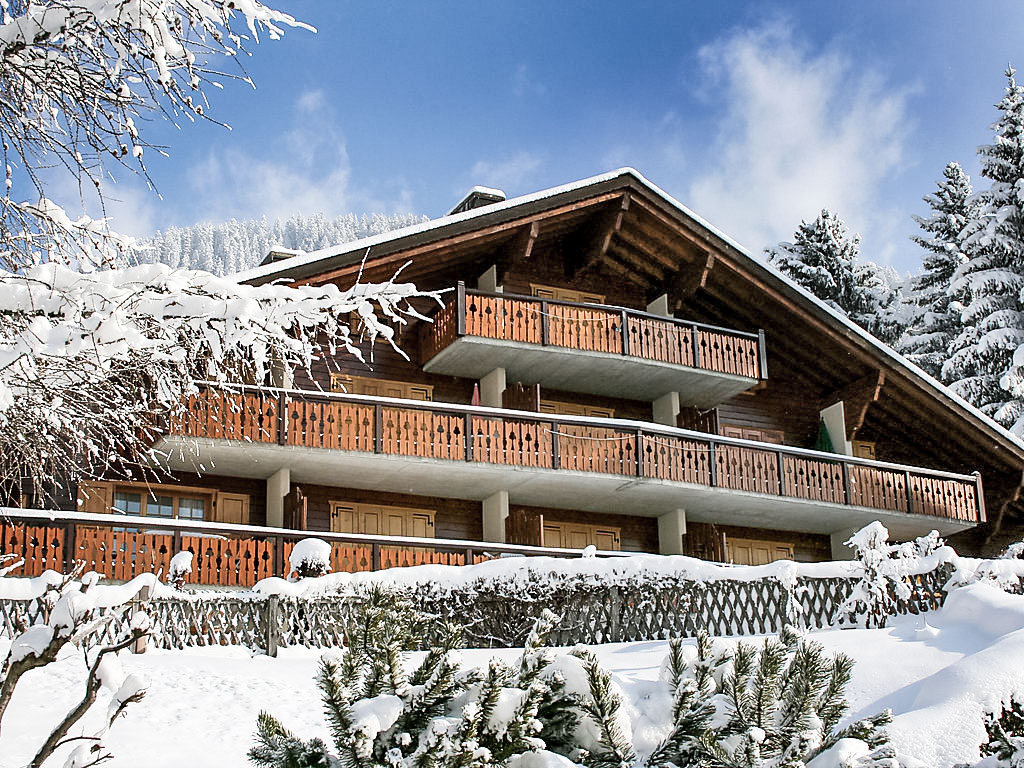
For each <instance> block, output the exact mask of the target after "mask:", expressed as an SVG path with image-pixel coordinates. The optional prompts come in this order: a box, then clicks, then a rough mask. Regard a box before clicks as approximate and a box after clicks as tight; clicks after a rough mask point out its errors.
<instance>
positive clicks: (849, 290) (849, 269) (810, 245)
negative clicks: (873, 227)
mask: <svg viewBox="0 0 1024 768" xmlns="http://www.w3.org/2000/svg"><path fill="white" fill-rule="evenodd" d="M859 250H860V236H859V235H853V236H852V237H850V236H849V235H848V234H847V231H846V224H844V223H843V221H842V219H840V218H839V217H838V216H836V215H835V214H834V213H832V211H830V210H828V209H822V211H821V214H820V215H819V216H818V218H816V219H814V221H811V222H807V221H802V222H800V226H799V227H797V230H796V232H795V234H794V235H793V242H792V243H779V244H778V245H777V246H776V247H775V248H772V249H768V250H767V251H766V253H767V254H768V260H769V261H770V262H772V263H773V264H775V265H776V266H777V267H778V268H779V269H780V270H781V271H782V272H783V273H785V274H787V275H789V276H790V277H791V278H793V279H794V280H795V281H796V282H797V283H799V284H800V285H802V286H803V287H804V288H806V289H807V290H809V291H810V292H811V293H813V294H814V295H815V296H817V297H818V298H819V299H821V300H823V301H824V302H826V303H827V304H829V305H831V306H833V307H835V308H836V309H839V310H841V311H842V312H845V313H846V314H850V313H851V312H852V311H854V310H855V309H856V308H857V303H856V295H857V290H856V286H857V280H856V278H855V277H854V265H855V263H856V260H857V255H858V252H859Z"/></svg>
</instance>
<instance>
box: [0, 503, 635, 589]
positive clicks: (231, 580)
mask: <svg viewBox="0 0 1024 768" xmlns="http://www.w3.org/2000/svg"><path fill="white" fill-rule="evenodd" d="M308 536H316V537H317V538H320V539H323V540H325V541H327V542H328V543H329V544H330V545H331V571H332V572H334V573H338V572H349V573H356V572H359V571H378V570H382V569H385V568H401V567H407V566H412V565H471V564H475V563H481V562H483V561H485V560H490V559H492V558H495V557H500V556H502V555H544V556H547V557H579V556H580V555H581V554H582V553H581V552H580V551H579V550H575V549H554V548H547V547H545V548H543V549H542V548H540V547H517V546H513V545H509V544H495V543H489V542H482V541H460V540H455V539H418V538H413V537H394V536H360V535H355V534H347V533H330V532H326V531H316V532H312V533H311V532H309V531H293V530H287V529H284V528H268V527H258V526H245V525H231V524H226V523H208V522H203V521H199V520H163V519H156V520H154V519H153V518H151V517H135V516H131V515H106V514H91V513H86V512H51V511H47V510H28V509H14V508H0V552H5V553H7V554H12V555H15V556H16V557H18V558H19V559H22V560H24V561H25V562H24V564H23V565H22V566H21V567H20V568H18V569H16V570H14V571H12V572H11V575H12V576H38V575H39V574H41V573H42V572H43V571H45V570H47V569H49V570H54V571H58V572H65V573H66V572H69V571H70V570H71V568H72V567H73V566H74V564H75V563H76V562H82V563H84V567H85V570H86V571H95V572H96V573H98V574H100V575H101V576H104V577H105V578H108V579H115V580H118V581H128V580H130V579H133V578H134V577H136V576H138V575H140V574H143V573H155V574H158V575H161V576H162V578H164V579H166V578H167V575H168V572H169V569H170V562H171V558H172V557H173V556H174V555H175V554H176V553H177V552H191V553H192V572H191V573H190V574H188V575H187V577H186V578H185V582H186V583H187V584H191V585H197V584H201V585H216V586H222V587H251V586H253V585H254V584H255V583H256V582H257V581H259V580H260V579H265V578H268V577H271V576H279V577H285V576H287V575H288V570H289V566H288V556H289V555H290V554H291V551H292V549H294V547H295V544H296V542H297V541H299V540H300V539H304V538H306V537H308ZM599 554H600V556H602V557H618V556H628V555H626V553H619V552H601V553H599Z"/></svg>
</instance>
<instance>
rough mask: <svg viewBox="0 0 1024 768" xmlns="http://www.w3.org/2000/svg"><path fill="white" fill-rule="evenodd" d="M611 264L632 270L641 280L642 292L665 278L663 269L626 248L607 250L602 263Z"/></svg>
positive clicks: (665, 274)
mask: <svg viewBox="0 0 1024 768" xmlns="http://www.w3.org/2000/svg"><path fill="white" fill-rule="evenodd" d="M612 262H617V263H619V264H622V265H623V266H625V267H627V268H629V269H630V270H632V271H633V273H634V274H635V275H637V277H640V278H642V279H643V283H644V285H643V287H644V290H647V289H649V288H651V287H652V286H654V285H658V284H659V283H661V282H663V281H664V280H665V277H666V276H667V273H666V271H665V269H664V267H660V266H659V265H656V264H653V263H651V262H650V261H648V260H647V259H645V258H644V257H643V255H642V254H637V253H636V252H635V251H631V250H630V249H628V248H613V249H611V250H609V251H608V253H606V254H605V257H604V260H603V261H602V263H603V264H610V263H612ZM638 282H639V281H638Z"/></svg>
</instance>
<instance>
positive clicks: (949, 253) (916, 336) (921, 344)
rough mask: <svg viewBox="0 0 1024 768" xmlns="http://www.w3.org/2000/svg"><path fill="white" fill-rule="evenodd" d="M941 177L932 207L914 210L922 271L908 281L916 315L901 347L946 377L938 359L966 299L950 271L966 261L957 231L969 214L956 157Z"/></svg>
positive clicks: (967, 188)
mask: <svg viewBox="0 0 1024 768" xmlns="http://www.w3.org/2000/svg"><path fill="white" fill-rule="evenodd" d="M942 176H943V178H942V180H941V181H939V183H938V188H937V189H936V191H935V193H934V194H932V195H925V197H924V201H925V202H926V203H927V204H928V206H929V207H930V208H931V211H932V212H931V214H930V215H929V216H928V217H927V218H926V217H923V216H914V221H916V222H917V223H918V226H920V227H921V229H922V230H924V232H925V234H924V235H915V236H914V237H913V238H911V239H912V240H913V241H914V242H915V243H917V244H918V245H920V246H921V247H922V248H924V249H925V251H926V253H925V256H924V259H923V261H922V267H923V268H922V271H921V273H920V274H918V275H915V276H914V278H913V279H912V282H911V296H910V298H911V301H912V303H913V305H914V312H915V317H914V319H913V322H912V324H911V328H910V330H909V331H908V333H907V336H906V337H905V338H904V340H903V343H902V345H901V351H902V352H903V353H904V354H905V355H906V356H907V358H908V359H909V360H911V361H912V362H914V363H916V364H917V365H919V366H920V367H921V368H923V369H924V370H925V371H926V372H928V373H929V374H931V375H932V377H933V378H935V379H938V380H939V381H942V382H943V383H945V384H948V383H950V382H949V379H948V377H946V376H944V375H943V372H942V368H943V364H944V363H945V361H946V360H947V358H948V357H949V352H950V348H951V347H952V345H953V342H954V341H955V340H956V338H957V337H958V336H959V335H960V334H961V333H962V332H963V321H962V320H961V318H960V315H961V311H962V310H963V308H964V307H965V306H967V304H968V303H969V301H970V297H969V295H968V293H967V292H966V290H964V289H963V288H961V289H960V290H958V291H954V290H953V289H952V281H953V276H954V274H956V272H957V270H958V269H960V268H961V267H962V266H963V265H965V264H966V263H967V261H968V256H967V253H966V252H965V250H964V244H963V239H962V233H963V231H964V227H966V226H967V223H968V221H970V220H971V219H972V218H973V202H972V200H971V195H972V190H971V180H970V178H969V177H968V176H967V174H966V173H964V170H963V168H961V167H960V164H959V163H950V164H949V165H947V166H946V168H945V170H943V172H942Z"/></svg>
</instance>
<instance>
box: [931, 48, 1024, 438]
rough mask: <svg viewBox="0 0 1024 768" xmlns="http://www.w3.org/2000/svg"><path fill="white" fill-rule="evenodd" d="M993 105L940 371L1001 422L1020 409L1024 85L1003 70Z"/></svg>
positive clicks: (1023, 403) (1015, 422) (1023, 376)
mask: <svg viewBox="0 0 1024 768" xmlns="http://www.w3.org/2000/svg"><path fill="white" fill-rule="evenodd" d="M1006 79H1007V84H1006V92H1005V94H1004V96H1003V99H1002V101H1000V102H999V104H997V105H996V108H997V109H998V110H999V112H1000V116H999V119H998V120H997V121H996V122H995V123H993V124H992V130H993V132H994V134H995V136H994V140H993V142H992V143H991V144H986V145H984V146H981V147H979V148H978V154H979V155H980V157H981V164H982V165H981V175H982V176H984V177H985V178H986V179H989V180H990V181H991V186H990V187H989V188H988V189H987V190H983V191H982V192H980V193H979V195H978V196H977V203H978V209H977V212H976V215H975V216H974V217H973V218H972V219H971V220H970V221H969V222H968V223H967V226H966V228H965V237H964V246H965V249H966V250H967V252H968V254H969V255H970V259H969V261H968V262H967V263H966V264H963V265H962V266H961V267H960V268H959V269H958V270H957V273H956V275H955V276H954V279H953V283H952V290H953V291H968V292H969V293H970V304H969V305H968V306H967V308H966V309H965V311H964V313H963V320H964V324H965V326H966V328H965V329H964V331H963V332H961V334H960V336H959V337H958V338H957V339H956V340H955V341H954V343H953V351H952V354H951V355H950V359H949V361H948V362H947V364H946V365H945V366H944V367H943V375H944V376H945V377H948V379H949V380H950V387H951V388H952V389H953V390H954V391H955V392H957V393H958V394H960V395H961V396H963V397H964V398H966V399H967V400H968V401H970V402H971V403H973V404H974V405H976V406H977V407H978V408H980V409H981V410H982V411H983V412H984V413H987V414H988V415H990V416H992V417H993V418H994V419H996V421H998V422H1000V423H1001V424H1003V425H1005V426H1007V427H1015V428H1016V429H1017V430H1020V429H1021V426H1022V424H1021V421H1020V420H1021V417H1022V415H1024V354H1022V353H1021V352H1020V350H1021V347H1022V345H1024V300H1022V296H1021V293H1022V290H1024V209H1022V207H1021V202H1020V195H1021V190H1022V189H1024V88H1022V87H1021V86H1019V85H1017V82H1016V79H1015V71H1014V69H1013V68H1012V67H1011V68H1009V69H1008V70H1007V71H1006Z"/></svg>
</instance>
